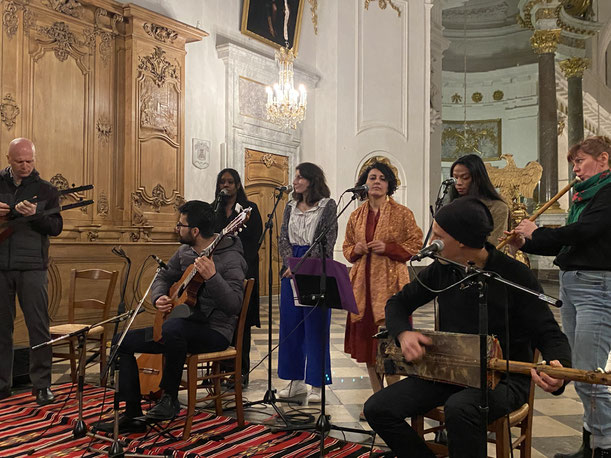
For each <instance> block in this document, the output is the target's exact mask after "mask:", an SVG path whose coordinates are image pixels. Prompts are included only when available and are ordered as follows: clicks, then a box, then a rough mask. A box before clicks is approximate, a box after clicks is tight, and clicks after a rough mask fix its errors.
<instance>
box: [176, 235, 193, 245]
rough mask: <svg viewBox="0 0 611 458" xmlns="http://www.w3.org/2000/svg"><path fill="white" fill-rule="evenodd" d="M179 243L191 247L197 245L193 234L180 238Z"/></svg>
mask: <svg viewBox="0 0 611 458" xmlns="http://www.w3.org/2000/svg"><path fill="white" fill-rule="evenodd" d="M178 241H179V242H180V243H183V244H185V245H189V246H193V245H195V239H194V238H193V236H192V235H191V234H189V235H187V236H186V237H179V239H178Z"/></svg>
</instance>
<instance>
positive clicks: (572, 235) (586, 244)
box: [522, 184, 611, 270]
mask: <svg viewBox="0 0 611 458" xmlns="http://www.w3.org/2000/svg"><path fill="white" fill-rule="evenodd" d="M610 235H611V184H608V185H607V186H604V187H603V188H602V189H600V190H599V191H598V192H597V193H596V194H595V195H594V197H593V198H592V199H591V200H590V202H588V203H587V204H586V207H585V208H584V209H583V211H582V212H581V214H580V215H579V218H578V219H577V221H575V222H574V223H571V224H567V225H566V226H563V227H559V228H555V229H554V228H550V227H540V228H539V229H537V230H535V231H534V232H533V234H532V240H526V243H525V244H524V246H523V247H522V251H524V252H526V253H533V254H541V255H546V256H556V259H555V260H554V264H556V265H557V266H558V267H560V269H562V270H611V236H610ZM563 246H566V247H567V249H566V250H562V252H560V250H561V249H562V247H563Z"/></svg>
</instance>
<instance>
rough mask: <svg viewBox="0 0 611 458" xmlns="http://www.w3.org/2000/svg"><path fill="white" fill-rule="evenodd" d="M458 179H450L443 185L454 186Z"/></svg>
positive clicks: (444, 181)
mask: <svg viewBox="0 0 611 458" xmlns="http://www.w3.org/2000/svg"><path fill="white" fill-rule="evenodd" d="M456 181H457V180H456V178H454V177H450V178H448V179H447V180H443V182H442V183H441V184H442V185H444V186H452V185H455V184H456Z"/></svg>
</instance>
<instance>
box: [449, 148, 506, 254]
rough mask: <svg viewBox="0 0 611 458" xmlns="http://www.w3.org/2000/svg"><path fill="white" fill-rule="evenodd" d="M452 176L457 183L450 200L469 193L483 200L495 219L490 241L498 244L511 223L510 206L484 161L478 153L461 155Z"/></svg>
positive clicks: (454, 164)
mask: <svg viewBox="0 0 611 458" xmlns="http://www.w3.org/2000/svg"><path fill="white" fill-rule="evenodd" d="M450 176H451V177H454V178H456V184H455V185H454V186H453V187H452V188H451V189H450V200H451V201H452V200H454V199H456V198H458V197H462V196H467V195H470V196H475V197H477V198H478V199H479V200H481V201H482V202H483V203H484V204H485V205H486V207H488V210H490V213H492V219H493V221H494V228H493V229H492V232H491V233H490V235H489V236H488V242H490V243H492V244H493V245H496V244H498V243H499V238H500V237H503V231H506V230H507V227H508V224H509V207H508V206H507V204H506V203H505V201H504V200H503V198H502V197H501V196H500V195H499V193H498V192H497V191H496V189H494V186H493V184H492V182H491V181H490V177H489V176H488V172H487V171H486V166H485V165H484V161H482V159H481V158H480V157H479V156H478V155H477V154H467V155H466V156H462V157H459V158H458V159H456V160H455V161H454V163H453V164H452V167H450Z"/></svg>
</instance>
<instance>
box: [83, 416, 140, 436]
mask: <svg viewBox="0 0 611 458" xmlns="http://www.w3.org/2000/svg"><path fill="white" fill-rule="evenodd" d="M114 427H115V424H114V422H112V421H109V422H106V423H102V422H100V423H96V424H94V425H93V430H94V431H102V432H104V433H111V434H112V433H113V432H114ZM144 432H146V423H145V422H143V421H142V420H139V419H137V418H131V417H128V416H126V415H121V416H120V417H119V434H130V433H144Z"/></svg>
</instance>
